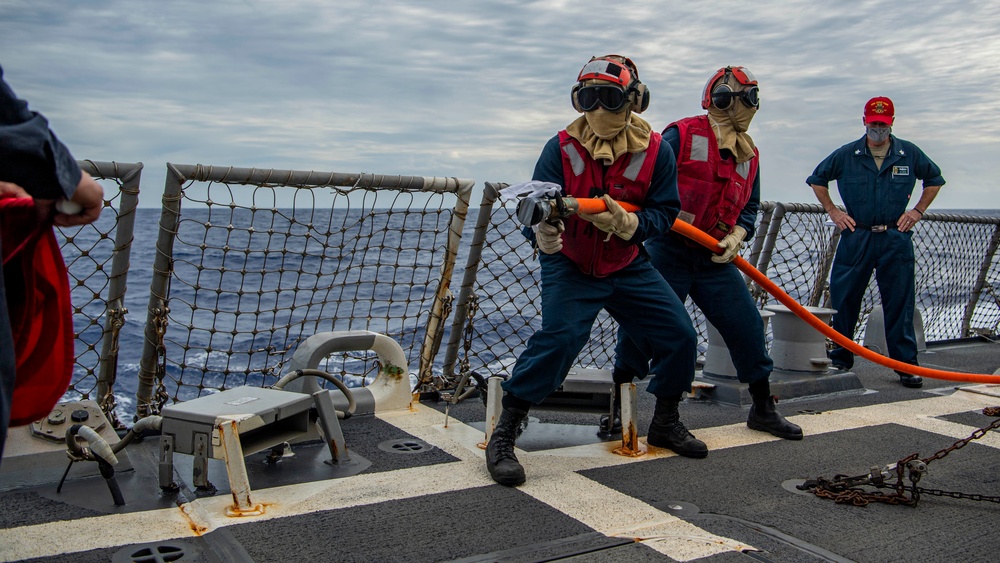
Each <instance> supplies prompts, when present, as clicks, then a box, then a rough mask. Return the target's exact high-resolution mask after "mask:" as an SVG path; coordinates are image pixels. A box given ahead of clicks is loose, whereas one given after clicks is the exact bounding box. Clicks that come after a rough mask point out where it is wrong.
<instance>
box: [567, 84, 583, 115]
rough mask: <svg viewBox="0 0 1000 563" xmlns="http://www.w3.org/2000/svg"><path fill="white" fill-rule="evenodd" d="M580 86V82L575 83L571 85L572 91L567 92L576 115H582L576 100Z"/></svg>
mask: <svg viewBox="0 0 1000 563" xmlns="http://www.w3.org/2000/svg"><path fill="white" fill-rule="evenodd" d="M581 84H582V82H577V83H576V84H574V85H573V89H572V90H570V92H569V96H570V100H572V102H573V109H575V110H576V111H577V113H583V108H582V107H580V102H579V100H577V99H576V93H577V92H578V91H579V90H580V86H581Z"/></svg>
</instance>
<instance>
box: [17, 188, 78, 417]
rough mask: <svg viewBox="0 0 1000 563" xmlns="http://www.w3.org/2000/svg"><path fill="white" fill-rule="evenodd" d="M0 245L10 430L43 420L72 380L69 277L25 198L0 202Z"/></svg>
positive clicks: (51, 238)
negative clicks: (11, 360)
mask: <svg viewBox="0 0 1000 563" xmlns="http://www.w3.org/2000/svg"><path fill="white" fill-rule="evenodd" d="M0 241H2V246H3V270H4V279H5V280H6V283H5V286H6V287H5V291H6V293H7V309H8V313H9V316H10V324H11V329H12V332H13V334H14V356H15V372H16V374H17V379H16V380H15V383H14V394H13V398H12V405H11V412H10V426H12V427H13V426H21V425H25V424H30V423H32V422H34V421H36V420H39V419H41V418H44V417H46V416H48V414H49V413H50V412H51V411H52V408H53V407H54V406H55V404H56V403H57V402H59V399H60V398H62V396H63V394H64V393H65V392H66V389H67V388H68V387H69V383H70V378H71V377H72V375H73V361H74V353H73V343H74V336H73V304H72V303H71V302H70V289H69V276H68V275H67V273H66V265H65V263H64V262H63V257H62V252H61V251H60V250H59V243H58V242H56V237H55V234H54V233H53V231H52V225H51V223H42V222H39V221H38V217H37V213H36V211H35V202H34V200H33V199H30V198H2V199H0Z"/></svg>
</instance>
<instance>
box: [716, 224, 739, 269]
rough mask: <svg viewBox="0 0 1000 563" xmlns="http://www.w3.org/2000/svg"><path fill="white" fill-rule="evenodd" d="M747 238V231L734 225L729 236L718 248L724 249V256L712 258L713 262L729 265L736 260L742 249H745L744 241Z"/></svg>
mask: <svg viewBox="0 0 1000 563" xmlns="http://www.w3.org/2000/svg"><path fill="white" fill-rule="evenodd" d="M746 236H747V230H746V229H744V228H743V227H741V226H739V225H734V226H733V230H731V231H729V234H728V235H726V236H724V237H722V240H720V241H719V242H718V243H716V246H718V247H719V248H721V249H723V251H724V252H723V253H722V254H716V255H715V256H712V262H715V263H717V264H728V263H730V262H732V261H733V260H735V259H736V256H737V255H739V253H740V249H742V248H743V239H744V238H745V237H746Z"/></svg>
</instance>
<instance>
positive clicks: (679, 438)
mask: <svg viewBox="0 0 1000 563" xmlns="http://www.w3.org/2000/svg"><path fill="white" fill-rule="evenodd" d="M679 403H680V398H679V397H678V398H676V399H661V398H659V397H658V398H657V399H656V407H655V408H654V409H653V422H652V423H651V424H650V425H649V432H648V433H647V435H646V443H647V444H649V445H650V446H656V447H657V448H668V449H671V450H673V451H674V452H676V453H677V454H678V455H682V456H684V457H696V458H702V457H705V456H707V455H708V446H706V445H705V442H702V441H701V440H699V439H697V438H695V437H694V436H693V435H692V434H691V433H690V432H688V429H687V428H685V427H684V423H683V422H681V416H680V413H678V412H677V405H678V404H679Z"/></svg>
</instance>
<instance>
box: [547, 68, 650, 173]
mask: <svg viewBox="0 0 1000 563" xmlns="http://www.w3.org/2000/svg"><path fill="white" fill-rule="evenodd" d="M577 80H578V86H577V87H574V102H573V104H574V106H575V107H576V109H577V110H578V111H580V112H581V113H583V115H582V116H580V117H579V118H577V119H576V121H574V122H573V123H571V124H569V126H568V127H566V132H567V133H569V135H570V136H571V137H573V138H574V139H576V140H577V141H579V142H580V144H581V145H583V146H584V148H586V149H587V152H588V153H589V154H590V156H591V157H592V158H593V159H594V160H597V161H599V162H601V163H603V164H605V165H608V164H612V163H613V162H615V161H616V160H618V158H619V157H621V156H622V155H624V154H626V153H635V152H641V151H644V150H646V147H648V146H649V135H650V132H651V131H652V127H650V125H649V123H647V122H646V121H645V120H643V119H642V118H640V117H639V116H637V115H634V113H633V111H632V109H633V103H634V104H635V106H636V108H637V111H642V109H645V107H644V106H645V103H641V101H640V100H639V99H638V96H642V95H643V94H640V93H639V92H638V91H637V90H636V89H635V88H636V85H638V87H639V88H643V89H644V88H645V86H643V85H642V84H641V83H640V82H639V77H638V74H637V73H636V71H635V66H634V65H633V64H632V62H631V61H629V60H628V59H626V58H624V57H620V56H618V55H607V56H604V57H594V58H593V59H591V61H590V62H589V63H587V65H585V66H584V68H583V70H581V71H580V75H579V76H578V77H577ZM594 85H612V86H615V87H618V88H621V89H622V90H623V91H625V92H626V95H627V97H628V102H629V103H626V104H625V105H624V106H623V107H622V108H621V109H618V110H617V111H610V110H608V109H607V108H605V107H603V106H601V105H597V106H596V107H594V108H592V109H591V110H590V111H584V110H583V108H582V107H580V106H579V105H578V102H577V100H576V92H577V88H579V87H585V86H594ZM643 91H644V90H643ZM645 95H646V96H648V94H645ZM646 101H648V98H646Z"/></svg>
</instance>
